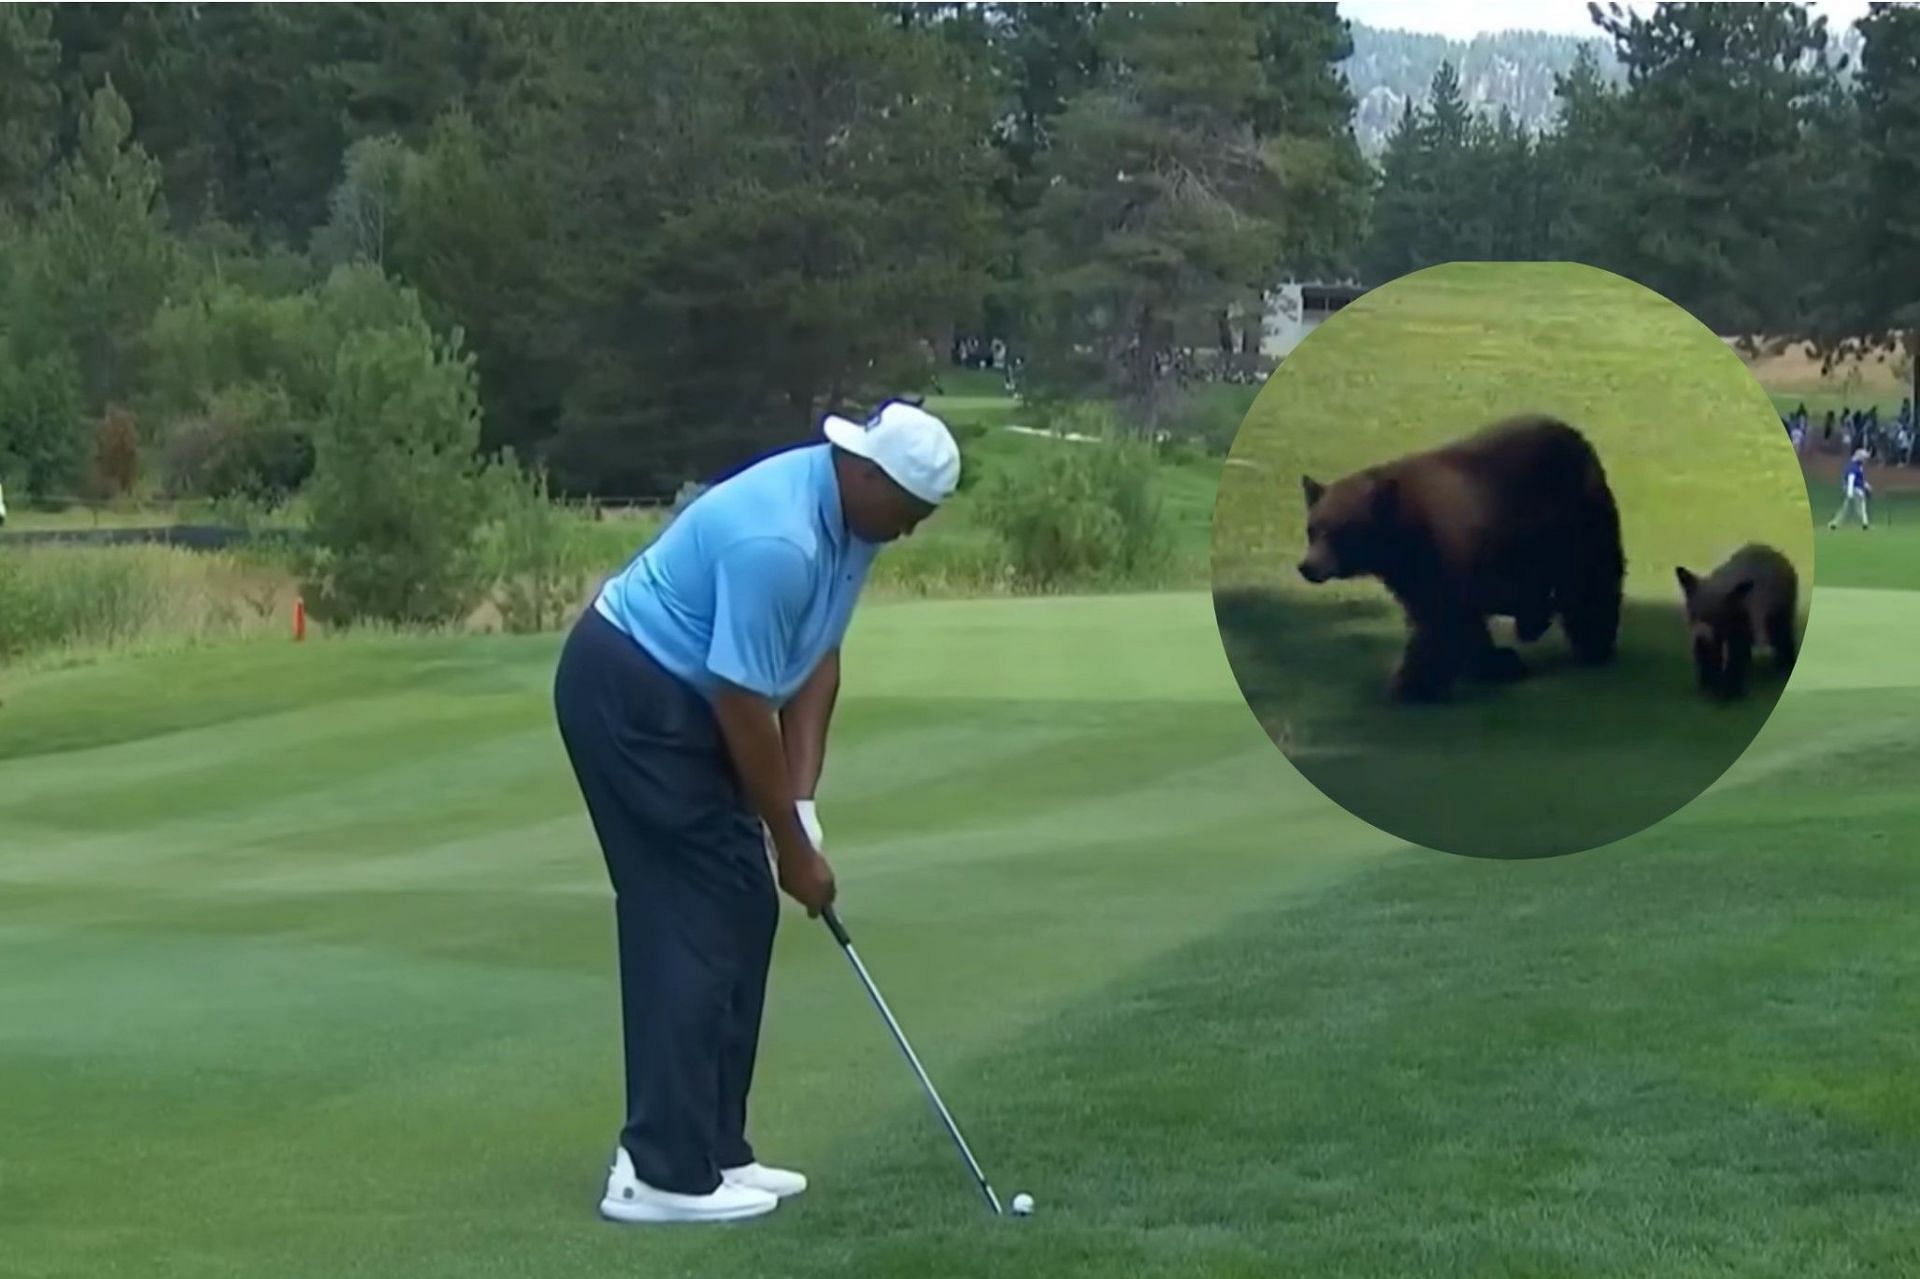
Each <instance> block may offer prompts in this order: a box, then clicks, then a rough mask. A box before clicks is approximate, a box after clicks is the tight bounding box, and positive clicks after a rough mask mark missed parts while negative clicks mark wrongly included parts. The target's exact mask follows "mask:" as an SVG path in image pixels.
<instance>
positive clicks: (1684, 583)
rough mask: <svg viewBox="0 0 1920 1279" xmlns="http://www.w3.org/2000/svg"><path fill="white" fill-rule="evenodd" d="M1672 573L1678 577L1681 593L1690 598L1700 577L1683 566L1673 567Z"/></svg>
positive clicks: (1697, 585) (1698, 583)
mask: <svg viewBox="0 0 1920 1279" xmlns="http://www.w3.org/2000/svg"><path fill="white" fill-rule="evenodd" d="M1673 575H1674V576H1675V577H1677V578H1679V579H1680V592H1681V594H1683V595H1685V596H1686V597H1687V598H1688V599H1692V598H1693V592H1694V590H1695V589H1696V588H1698V587H1699V585H1700V579H1699V578H1697V577H1695V576H1694V575H1693V574H1692V573H1689V572H1688V571H1687V570H1686V569H1684V568H1675V569H1674V570H1673Z"/></svg>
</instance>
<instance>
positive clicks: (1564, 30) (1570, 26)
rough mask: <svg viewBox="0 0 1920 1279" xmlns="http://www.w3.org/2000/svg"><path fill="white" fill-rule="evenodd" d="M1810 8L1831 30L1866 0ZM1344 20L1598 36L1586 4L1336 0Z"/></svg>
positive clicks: (1457, 34)
mask: <svg viewBox="0 0 1920 1279" xmlns="http://www.w3.org/2000/svg"><path fill="white" fill-rule="evenodd" d="M1620 7H1621V8H1622V9H1629V8H1631V9H1634V10H1635V11H1637V12H1639V13H1641V14H1649V13H1652V12H1653V5H1652V4H1651V3H1647V2H1646V0H1639V2H1638V3H1633V4H1628V3H1625V2H1624V0H1623V2H1622V3H1621V6H1620ZM1808 7H1809V8H1810V9H1812V10H1813V11H1814V12H1816V13H1823V14H1825V15H1826V16H1827V26H1828V27H1829V28H1830V29H1833V30H1835V31H1837V30H1839V29H1840V28H1842V27H1845V26H1846V25H1847V24H1848V23H1850V22H1852V21H1853V20H1854V19H1855V18H1858V17H1861V16H1863V15H1864V14H1865V13H1866V12H1867V3H1866V0H1813V3H1811V4H1809V5H1808ZM1340 12H1341V14H1342V16H1344V17H1348V18H1351V19H1353V20H1354V21H1355V22H1364V23H1365V24H1366V25H1368V26H1370V27H1384V28H1386V29H1388V30H1394V29H1398V30H1401V31H1430V32H1434V33H1436V34H1439V35H1445V36H1452V37H1453V38H1454V39H1456V40H1469V39H1472V38H1473V37H1474V36H1476V35H1478V34H1480V33H1481V32H1494V31H1508V30H1527V31H1551V32H1556V33H1559V34H1562V35H1579V36H1591V35H1598V34H1600V32H1599V29H1598V28H1597V27H1595V26H1594V25H1593V23H1592V21H1591V20H1590V19H1589V18H1588V17H1587V5H1586V0H1340Z"/></svg>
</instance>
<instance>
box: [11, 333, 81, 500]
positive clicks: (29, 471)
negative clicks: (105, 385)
mask: <svg viewBox="0 0 1920 1279" xmlns="http://www.w3.org/2000/svg"><path fill="white" fill-rule="evenodd" d="M14 356H15V352H14V351H13V350H12V349H11V348H10V346H9V344H8V343H6V342H5V341H3V340H0V481H5V482H9V483H17V484H19V486H20V487H21V489H22V490H24V491H25V492H28V493H33V494H36V495H39V496H49V495H60V496H67V495H70V494H71V493H72V492H73V489H74V486H75V484H76V483H77V482H78V481H79V480H80V478H81V473H82V471H83V469H84V468H85V465H86V429H85V425H84V421H83V418H84V416H85V409H84V407H83V397H82V393H81V389H80V375H79V371H78V368H77V366H76V365H75V364H74V362H73V360H72V359H71V358H70V357H69V356H67V355H66V354H65V353H64V352H54V353H51V354H47V355H41V356H36V357H33V358H23V359H16V358H14Z"/></svg>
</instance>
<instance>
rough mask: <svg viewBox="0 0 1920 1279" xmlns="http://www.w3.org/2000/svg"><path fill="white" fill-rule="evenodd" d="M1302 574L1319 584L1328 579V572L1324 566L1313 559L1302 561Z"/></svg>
mask: <svg viewBox="0 0 1920 1279" xmlns="http://www.w3.org/2000/svg"><path fill="white" fill-rule="evenodd" d="M1300 576H1302V577H1304V578H1306V579H1307V580H1308V581H1309V582H1314V583H1316V584H1317V583H1320V582H1324V581H1326V580H1327V576H1328V574H1327V570H1326V568H1325V567H1324V566H1322V565H1320V564H1317V563H1315V562H1314V561H1313V560H1312V559H1304V560H1301V561H1300Z"/></svg>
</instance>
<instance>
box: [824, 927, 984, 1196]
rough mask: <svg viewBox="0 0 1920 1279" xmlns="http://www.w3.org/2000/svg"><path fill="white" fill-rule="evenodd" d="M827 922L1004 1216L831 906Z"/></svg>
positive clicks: (977, 1178)
mask: <svg viewBox="0 0 1920 1279" xmlns="http://www.w3.org/2000/svg"><path fill="white" fill-rule="evenodd" d="M821 915H822V917H823V918H824V919H825V920H826V921H827V928H828V930H829V931H831V932H832V933H833V939H834V940H835V941H837V942H839V943H840V949H842V950H844V951H846V952H847V959H848V960H849V961H850V962H851V963H852V964H853V971H854V972H855V973H857V974H859V977H860V984H861V985H862V986H865V987H866V988H867V996H868V997H869V998H870V999H872V1000H873V1006H874V1007H875V1008H878V1009H879V1010H880V1016H881V1018H882V1020H884V1021H885V1022H886V1023H887V1029H888V1030H889V1031H892V1032H893V1041H894V1042H895V1043H896V1044H899V1045H900V1051H901V1052H902V1053H904V1054H906V1058H907V1064H908V1065H910V1066H912V1067H913V1073H914V1074H915V1075H916V1076H918V1077H919V1080H920V1087H921V1088H923V1089H925V1090H926V1094H927V1100H929V1101H931V1102H932V1103H933V1108H934V1110H936V1111H938V1112H939V1115H940V1122H941V1123H943V1124H945V1125H946V1126H947V1134H948V1135H949V1136H950V1137H952V1138H953V1144H954V1145H956V1146H958V1147H959V1148H960V1157H961V1158H963V1159H965V1160H966V1161H967V1167H968V1168H969V1169H971V1170H972V1172H973V1179H974V1180H975V1181H976V1182H978V1183H979V1185H980V1193H981V1194H983V1195H985V1196H986V1197H987V1205H988V1207H990V1208H992V1209H993V1211H994V1212H995V1214H999V1213H1000V1212H1001V1208H1000V1197H999V1196H998V1195H996V1194H994V1193H993V1187H992V1186H991V1185H989V1184H988V1182H987V1174H986V1173H984V1172H982V1171H981V1170H980V1161H979V1160H977V1159H975V1158H974V1157H973V1151H971V1150H969V1149H968V1148H967V1139H966V1138H965V1137H962V1136H961V1135H960V1125H959V1124H956V1123H955V1122H954V1121H953V1116H952V1115H951V1114H949V1113H948V1111H947V1107H946V1103H945V1102H943V1101H941V1100H940V1094H939V1092H938V1091H936V1090H935V1089H934V1086H933V1080H931V1079H929V1078H928V1077H927V1071H926V1067H924V1066H922V1065H921V1064H920V1058H919V1057H917V1056H915V1055H914V1051H913V1045H912V1044H910V1043H908V1042H907V1036H906V1032H905V1031H903V1030H901V1029H900V1023H899V1022H898V1021H896V1020H895V1019H894V1016H893V1010H892V1009H891V1008H888V1007H887V1001H886V1000H885V999H884V998H882V997H881V994H880V988H879V987H878V986H876V985H874V983H873V976H872V974H870V973H868V972H867V966H866V965H865V964H863V963H861V962H860V952H858V951H856V950H855V949H854V948H853V939H852V938H851V937H849V936H848V935H847V930H846V928H845V927H844V926H843V925H842V924H841V923H840V917H839V916H838V915H836V914H834V912H833V907H831V906H829V907H827V909H826V910H824V911H822V912H821Z"/></svg>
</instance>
